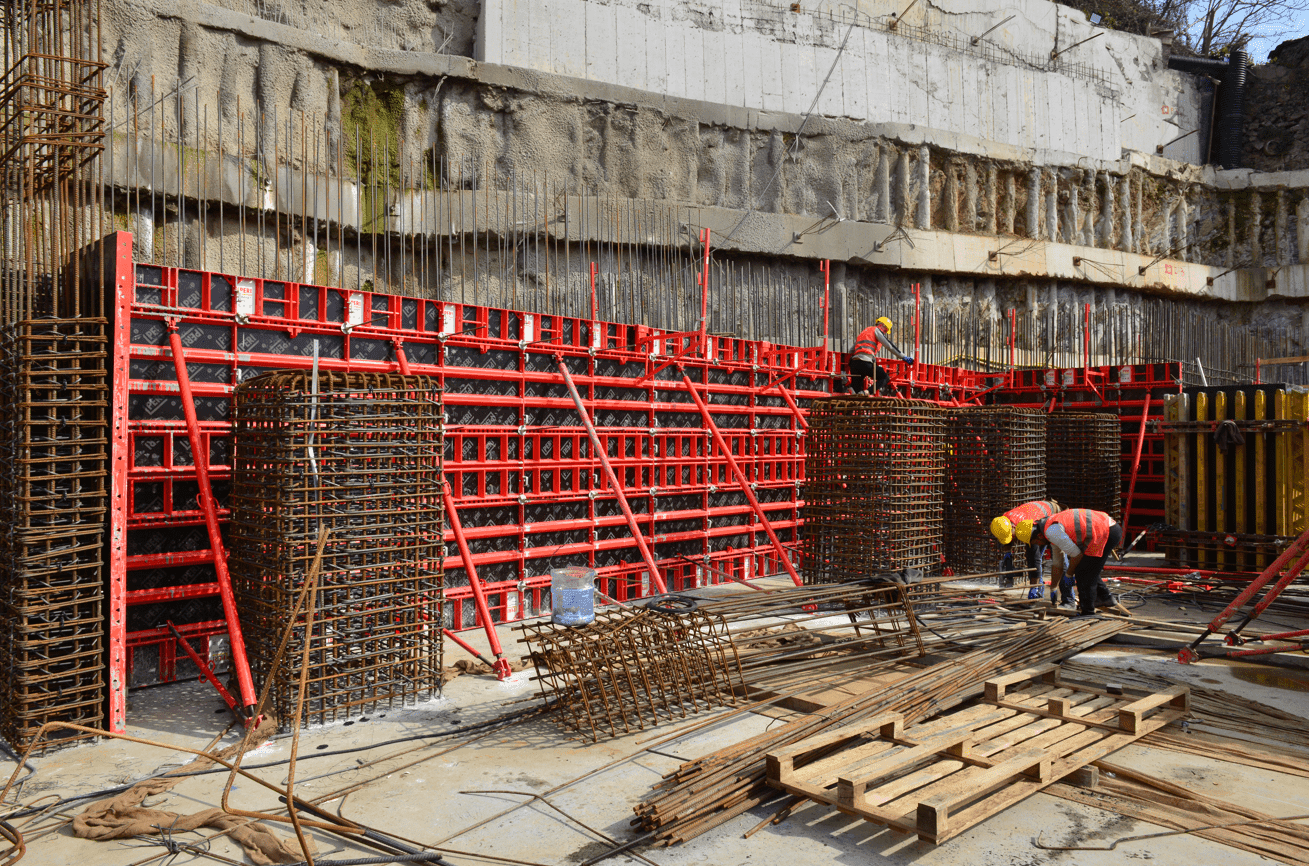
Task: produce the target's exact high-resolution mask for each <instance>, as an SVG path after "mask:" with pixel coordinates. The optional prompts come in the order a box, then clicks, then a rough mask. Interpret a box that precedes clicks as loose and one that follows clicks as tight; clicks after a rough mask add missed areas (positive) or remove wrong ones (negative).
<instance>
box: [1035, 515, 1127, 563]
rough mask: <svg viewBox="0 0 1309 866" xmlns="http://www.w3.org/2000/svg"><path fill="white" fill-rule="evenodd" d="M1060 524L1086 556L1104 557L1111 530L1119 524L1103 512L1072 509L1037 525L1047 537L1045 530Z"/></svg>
mask: <svg viewBox="0 0 1309 866" xmlns="http://www.w3.org/2000/svg"><path fill="white" fill-rule="evenodd" d="M1052 523H1054V524H1058V525H1059V526H1062V527H1063V528H1064V532H1067V533H1068V537H1069V538H1071V539H1072V540H1073V544H1076V545H1077V546H1078V548H1079V549H1081V551H1082V553H1083V554H1084V555H1085V556H1104V546H1105V544H1106V543H1107V542H1108V541H1109V530H1110V529H1112V528H1113V527H1114V526H1116V525H1117V524H1118V521H1116V520H1114V519H1113V518H1112V517H1110V516H1109V515H1108V514H1105V513H1104V512H1103V511H1092V510H1091V509H1089V508H1070V509H1068V510H1067V511H1060V512H1059V513H1058V514H1056V515H1054V516H1053V517H1047V518H1045V519H1044V520H1042V521H1040V522H1039V523H1037V524H1036V527H1037V528H1038V529H1040V530H1041V534H1042V535H1045V528H1046V527H1047V526H1049V525H1050V524H1052Z"/></svg>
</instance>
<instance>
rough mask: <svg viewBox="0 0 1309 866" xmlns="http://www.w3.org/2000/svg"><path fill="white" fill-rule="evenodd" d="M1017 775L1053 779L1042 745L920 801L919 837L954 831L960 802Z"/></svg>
mask: <svg viewBox="0 0 1309 866" xmlns="http://www.w3.org/2000/svg"><path fill="white" fill-rule="evenodd" d="M1015 776H1027V777H1028V778H1031V779H1033V780H1035V781H1037V782H1040V783H1042V784H1043V785H1044V784H1049V783H1050V782H1053V781H1054V779H1053V778H1052V777H1051V775H1050V756H1049V755H1047V754H1046V753H1045V752H1044V751H1042V750H1040V749H1024V750H1023V751H1022V752H1021V753H1019V754H1017V755H1014V756H1013V757H1012V758H1010V759H1009V760H1007V761H1005V762H1004V763H1002V764H996V765H995V766H994V767H991V768H990V769H989V770H985V771H983V772H981V773H977V774H973V775H971V776H970V777H969V778H968V779H966V780H965V779H960V780H959V781H957V782H956V783H955V785H954V786H952V787H951V788H948V789H947V790H944V791H941V792H940V793H938V794H935V795H933V796H931V797H929V798H927V799H925V800H921V801H919V803H918V810H917V829H918V837H919V838H920V839H926V840H929V841H934V842H935V841H939V840H942V839H944V838H948V837H949V836H951V835H954V834H953V833H951V832H950V829H951V828H950V811H951V809H953V808H954V807H955V806H956V805H958V804H959V803H963V802H969V801H972V800H975V799H976V798H978V797H985V796H987V795H990V794H994V793H995V791H996V790H997V789H998V788H1000V787H1002V786H1005V785H1008V784H1009V783H1010V782H1011V781H1014V777H1015ZM969 826H971V825H969ZM962 829H967V828H966V827H964V828H961V830H960V831H959V832H962Z"/></svg>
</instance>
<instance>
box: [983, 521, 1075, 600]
mask: <svg viewBox="0 0 1309 866" xmlns="http://www.w3.org/2000/svg"><path fill="white" fill-rule="evenodd" d="M1059 511H1060V508H1059V503H1058V502H1056V501H1054V500H1053V499H1036V500H1033V501H1032V502H1024V503H1023V504H1022V505H1018V506H1015V507H1013V508H1010V509H1009V510H1008V511H1006V512H1005V513H1004V514H1001V515H1000V516H999V517H996V518H995V519H993V520H992V521H991V534H992V535H994V536H995V540H996V541H998V542H1000V545H1001V546H1002V547H1003V548H1004V549H1005V556H1006V557H1007V558H1009V559H1010V565H1008V566H1005V567H1012V553H1011V552H1012V548H1013V543H1014V527H1015V526H1017V525H1018V524H1020V523H1022V522H1023V521H1024V520H1029V521H1031V522H1032V523H1036V521H1038V520H1044V519H1045V518H1047V517H1053V516H1054V515H1056V514H1058V513H1059ZM1024 547H1025V548H1026V549H1027V568H1028V570H1029V571H1030V572H1032V574H1033V575H1034V579H1033V582H1034V583H1036V584H1037V587H1036V588H1035V589H1033V590H1032V594H1030V595H1028V598H1040V597H1041V587H1040V585H1041V584H1042V583H1043V580H1044V578H1043V576H1042V574H1041V562H1042V560H1044V559H1045V545H1044V544H1027V545H1024ZM1062 557H1063V554H1062V552H1061V551H1059V550H1058V549H1057V548H1056V550H1055V552H1054V558H1055V559H1062ZM1061 566H1062V563H1061ZM1060 570H1061V571H1062V570H1063V569H1062V568H1061V569H1060ZM1056 588H1057V589H1056ZM1056 598H1058V599H1059V605H1060V606H1061V607H1071V606H1072V605H1073V603H1074V602H1075V601H1076V598H1075V596H1074V594H1073V581H1072V575H1068V576H1066V577H1065V578H1064V579H1063V580H1059V581H1053V582H1051V584H1050V603H1051V604H1054V603H1055V599H1056Z"/></svg>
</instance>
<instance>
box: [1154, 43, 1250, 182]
mask: <svg viewBox="0 0 1309 866" xmlns="http://www.w3.org/2000/svg"><path fill="white" fill-rule="evenodd" d="M1248 66H1249V55H1247V54H1246V53H1245V51H1244V50H1242V49H1240V48H1236V49H1233V50H1232V53H1231V55H1230V56H1229V57H1228V59H1227V60H1214V59H1212V58H1209V57H1169V58H1168V68H1169V69H1176V70H1178V71H1179V72H1189V73H1191V74H1193V75H1208V76H1210V77H1212V78H1217V79H1218V80H1219V81H1220V82H1222V83H1221V84H1220V85H1219V88H1218V105H1217V108H1216V111H1215V112H1214V117H1213V119H1212V120H1211V121H1210V122H1211V123H1212V124H1213V126H1214V134H1213V142H1214V148H1213V155H1212V161H1213V162H1215V163H1217V164H1218V165H1219V166H1221V167H1222V168H1239V167H1240V165H1241V156H1242V151H1243V150H1244V147H1245V119H1244V112H1245V77H1246V70H1247V67H1248Z"/></svg>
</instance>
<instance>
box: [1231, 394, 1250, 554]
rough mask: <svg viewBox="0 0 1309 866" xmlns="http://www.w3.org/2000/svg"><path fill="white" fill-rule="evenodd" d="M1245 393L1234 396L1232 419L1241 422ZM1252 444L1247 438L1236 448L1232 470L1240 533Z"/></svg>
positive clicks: (1236, 523)
mask: <svg viewBox="0 0 1309 866" xmlns="http://www.w3.org/2000/svg"><path fill="white" fill-rule="evenodd" d="M1245 404H1246V399H1245V394H1244V393H1243V392H1241V391H1238V392H1237V393H1236V394H1235V395H1234V396H1233V397H1232V419H1233V420H1235V421H1237V422H1241V421H1244V420H1246V415H1245ZM1249 444H1250V439H1248V438H1247V439H1246V445H1240V446H1238V447H1237V449H1236V465H1235V466H1234V467H1233V471H1232V493H1233V494H1234V495H1233V496H1232V505H1233V508H1232V510H1233V512H1235V513H1233V514H1232V526H1233V528H1234V529H1235V530H1236V532H1238V533H1242V532H1245V500H1246V489H1245V460H1246V450H1245V449H1246V447H1247V446H1248V445H1249Z"/></svg>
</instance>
